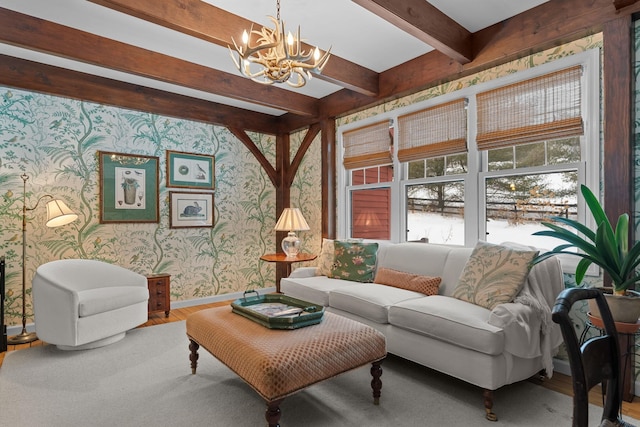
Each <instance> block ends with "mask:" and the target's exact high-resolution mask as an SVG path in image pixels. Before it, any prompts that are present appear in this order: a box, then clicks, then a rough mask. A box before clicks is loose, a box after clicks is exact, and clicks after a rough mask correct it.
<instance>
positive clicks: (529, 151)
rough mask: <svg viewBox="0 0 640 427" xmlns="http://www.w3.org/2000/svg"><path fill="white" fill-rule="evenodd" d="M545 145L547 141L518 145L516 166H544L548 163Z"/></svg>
mask: <svg viewBox="0 0 640 427" xmlns="http://www.w3.org/2000/svg"><path fill="white" fill-rule="evenodd" d="M545 146H546V143H545V142H535V143H533V144H523V145H516V147H515V149H516V168H528V167H533V166H544V165H545V163H546V159H545V157H546V156H545V154H546V153H545Z"/></svg>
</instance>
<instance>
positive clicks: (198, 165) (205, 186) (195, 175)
mask: <svg viewBox="0 0 640 427" xmlns="http://www.w3.org/2000/svg"><path fill="white" fill-rule="evenodd" d="M167 187H181V188H199V189H202V190H213V189H215V157H214V156H209V155H206V154H193V153H183V152H180V151H171V150H167Z"/></svg>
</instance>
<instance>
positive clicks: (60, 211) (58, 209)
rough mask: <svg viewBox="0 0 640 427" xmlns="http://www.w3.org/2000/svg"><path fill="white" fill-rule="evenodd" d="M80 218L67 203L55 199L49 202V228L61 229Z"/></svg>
mask: <svg viewBox="0 0 640 427" xmlns="http://www.w3.org/2000/svg"><path fill="white" fill-rule="evenodd" d="M77 218H78V215H76V214H75V213H74V212H73V211H72V210H71V209H69V206H67V204H66V203H65V202H63V201H62V200H59V199H54V200H52V201H50V202H47V222H46V226H47V227H59V226H61V225H66V224H69V223H70V222H73V221H75V220H76V219H77Z"/></svg>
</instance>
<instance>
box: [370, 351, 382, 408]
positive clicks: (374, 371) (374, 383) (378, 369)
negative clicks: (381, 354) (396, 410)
mask: <svg viewBox="0 0 640 427" xmlns="http://www.w3.org/2000/svg"><path fill="white" fill-rule="evenodd" d="M381 365H382V360H378V361H377V362H373V363H372V364H371V376H372V377H373V379H372V380H371V388H372V389H373V404H374V405H379V404H380V394H381V392H380V390H382V380H380V377H381V376H382V366H381Z"/></svg>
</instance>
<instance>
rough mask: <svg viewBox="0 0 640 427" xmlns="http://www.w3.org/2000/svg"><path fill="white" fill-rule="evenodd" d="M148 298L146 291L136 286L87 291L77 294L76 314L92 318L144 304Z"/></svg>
mask: <svg viewBox="0 0 640 427" xmlns="http://www.w3.org/2000/svg"><path fill="white" fill-rule="evenodd" d="M148 298H149V292H148V290H147V289H146V288H142V287H136V286H116V287H106V288H96V289H89V290H86V291H82V292H78V314H79V316H80V317H85V316H92V315H94V314H98V313H104V312H106V311H112V310H116V309H118V308H121V307H127V306H130V305H133V304H136V303H139V302H145V303H146V302H147V300H148Z"/></svg>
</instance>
